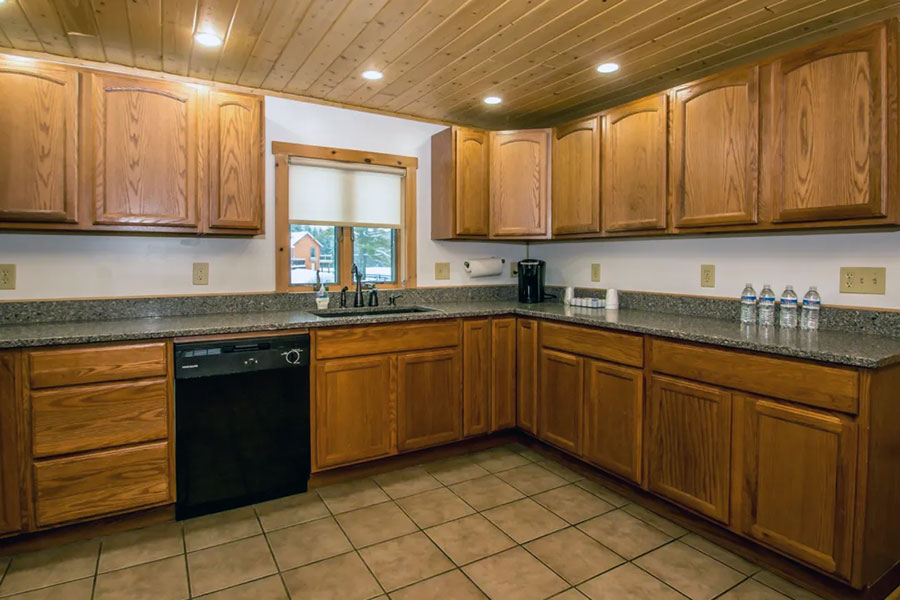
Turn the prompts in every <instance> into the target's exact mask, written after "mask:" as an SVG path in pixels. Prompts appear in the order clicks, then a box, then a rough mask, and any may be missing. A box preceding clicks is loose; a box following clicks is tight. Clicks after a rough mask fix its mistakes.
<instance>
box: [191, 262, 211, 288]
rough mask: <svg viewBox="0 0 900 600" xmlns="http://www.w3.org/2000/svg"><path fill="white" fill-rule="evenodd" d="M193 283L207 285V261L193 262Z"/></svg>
mask: <svg viewBox="0 0 900 600" xmlns="http://www.w3.org/2000/svg"><path fill="white" fill-rule="evenodd" d="M194 285H209V263H194Z"/></svg>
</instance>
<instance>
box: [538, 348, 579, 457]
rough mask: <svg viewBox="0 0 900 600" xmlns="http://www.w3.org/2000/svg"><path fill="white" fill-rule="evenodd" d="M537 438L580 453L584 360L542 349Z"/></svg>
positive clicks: (573, 452)
mask: <svg viewBox="0 0 900 600" xmlns="http://www.w3.org/2000/svg"><path fill="white" fill-rule="evenodd" d="M539 377H540V389H541V394H540V397H539V399H538V413H539V419H538V437H539V438H540V439H541V440H543V441H545V442H547V443H550V444H553V445H554V446H557V447H559V448H561V449H563V450H566V451H567V452H570V453H572V454H575V455H579V454H581V427H582V420H581V419H582V416H581V413H582V392H583V381H584V359H583V358H581V357H580V356H575V355H574V354H569V353H566V352H558V351H556V350H548V349H547V348H541V354H540V375H539Z"/></svg>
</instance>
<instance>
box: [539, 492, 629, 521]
mask: <svg viewBox="0 0 900 600" xmlns="http://www.w3.org/2000/svg"><path fill="white" fill-rule="evenodd" d="M532 500H535V501H536V502H538V503H539V504H541V505H543V506H545V507H547V508H549V509H550V510H551V511H553V512H554V513H556V514H557V515H559V516H560V517H562V518H563V519H565V520H566V521H568V522H569V523H581V522H582V521H586V520H588V519H591V518H593V517H596V516H597V515H602V514H603V513H607V512H609V511H611V510H614V509H615V507H614V506H613V505H612V504H610V503H609V502H606V501H605V500H601V499H600V498H598V497H597V496H595V495H593V494H592V493H590V492H589V491H587V490H585V489H582V488H580V487H578V486H577V485H567V486H565V487H561V488H556V489H553V490H549V491H546V492H543V493H541V494H538V495H537V496H534V497H533V498H532Z"/></svg>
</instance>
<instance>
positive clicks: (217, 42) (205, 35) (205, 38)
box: [194, 31, 222, 48]
mask: <svg viewBox="0 0 900 600" xmlns="http://www.w3.org/2000/svg"><path fill="white" fill-rule="evenodd" d="M194 41H196V42H197V43H198V44H200V45H201V46H209V47H210V48H214V47H216V46H221V45H222V38H220V37H219V36H217V35H216V34H214V33H209V32H208V31H198V32H197V33H195V34H194Z"/></svg>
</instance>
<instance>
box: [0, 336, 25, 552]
mask: <svg viewBox="0 0 900 600" xmlns="http://www.w3.org/2000/svg"><path fill="white" fill-rule="evenodd" d="M18 357H19V354H18V353H17V352H3V353H0V536H2V535H7V534H12V533H16V532H18V531H20V530H21V529H22V526H23V523H22V494H21V490H22V489H23V488H24V485H22V483H23V482H22V480H21V477H20V464H21V462H22V460H23V457H22V456H21V454H20V446H19V420H20V414H19V413H20V406H21V402H19V394H18V390H17V385H16V382H17V381H18V380H19V378H20V377H19V360H18Z"/></svg>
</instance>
